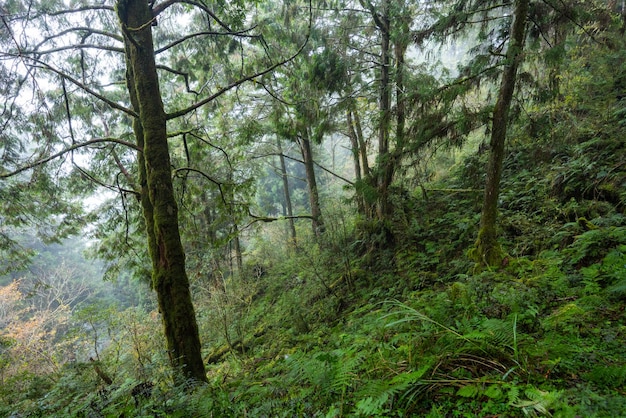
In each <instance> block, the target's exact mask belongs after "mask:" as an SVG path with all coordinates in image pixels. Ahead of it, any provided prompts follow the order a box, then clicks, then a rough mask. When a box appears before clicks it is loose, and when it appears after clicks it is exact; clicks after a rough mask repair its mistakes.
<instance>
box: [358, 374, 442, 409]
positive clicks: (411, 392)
mask: <svg viewBox="0 0 626 418" xmlns="http://www.w3.org/2000/svg"><path fill="white" fill-rule="evenodd" d="M432 366H433V364H432V363H430V362H429V363H426V364H424V365H423V366H422V367H421V368H419V369H418V370H415V371H413V372H409V373H401V374H399V375H397V376H395V377H393V378H392V379H391V380H373V381H370V382H369V383H368V384H367V385H365V386H364V387H363V388H362V389H361V390H359V391H358V392H357V394H356V395H355V398H357V399H358V398H361V399H360V400H359V401H358V402H357V403H356V411H355V413H356V414H357V416H376V415H379V414H383V413H384V412H385V411H387V410H388V408H386V407H385V406H386V405H387V406H389V405H388V404H390V403H392V402H393V401H394V400H395V399H397V400H398V402H401V403H403V404H405V405H411V404H413V402H414V401H415V399H416V396H417V395H419V394H420V393H422V391H423V390H425V388H426V387H427V385H429V384H430V382H428V381H426V380H424V379H423V376H424V375H425V374H426V372H428V371H429V370H430V369H431V368H432Z"/></svg>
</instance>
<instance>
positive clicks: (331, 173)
mask: <svg viewBox="0 0 626 418" xmlns="http://www.w3.org/2000/svg"><path fill="white" fill-rule="evenodd" d="M268 156H283V157H284V158H287V159H289V160H291V161H295V162H297V163H300V164H304V161H302V160H300V159H298V158H295V157H291V156H289V155H286V154H281V153H279V152H268V153H266V154H263V155H256V156H254V157H253V158H262V157H268ZM313 164H315V165H316V166H317V167H319V168H320V169H322V170H324V171H325V172H327V173H328V174H330V175H331V176H333V177H337V178H338V179H339V180H343V181H344V182H346V183H348V184H349V185H350V186H354V182H353V181H350V180H348V179H347V178H345V177H343V176H340V175H339V174H337V173H335V172H333V171H331V170H330V169H328V168H326V167H324V166H323V165H321V164H319V163H318V162H316V161H313Z"/></svg>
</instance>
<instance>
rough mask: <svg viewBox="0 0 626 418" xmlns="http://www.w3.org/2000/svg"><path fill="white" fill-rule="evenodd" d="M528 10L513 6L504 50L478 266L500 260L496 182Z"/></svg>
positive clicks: (522, 2) (521, 1)
mask: <svg viewBox="0 0 626 418" xmlns="http://www.w3.org/2000/svg"><path fill="white" fill-rule="evenodd" d="M528 7H529V0H517V1H516V2H515V12H514V13H515V14H514V18H513V26H512V30H511V39H510V41H509V47H508V49H507V54H506V63H505V66H504V72H503V74H502V80H501V82H500V91H499V93H498V99H497V101H496V105H495V108H494V110H493V122H492V129H491V142H490V145H491V153H490V155H489V163H488V165H487V182H486V184H485V195H484V201H483V210H482V214H481V218H480V231H479V232H478V240H477V241H476V247H475V249H474V250H473V255H474V258H475V259H476V260H477V261H478V262H480V263H484V264H486V265H489V266H497V265H500V264H501V263H502V259H503V252H502V249H501V248H500V245H499V244H498V235H497V232H496V220H497V212H498V195H499V193H500V178H501V177H502V163H503V160H504V144H505V140H506V131H507V126H508V115H509V109H510V108H511V101H512V100H513V91H514V89H515V81H516V78H517V70H518V68H519V65H520V62H521V61H522V52H523V48H524V38H525V28H526V18H527V15H528Z"/></svg>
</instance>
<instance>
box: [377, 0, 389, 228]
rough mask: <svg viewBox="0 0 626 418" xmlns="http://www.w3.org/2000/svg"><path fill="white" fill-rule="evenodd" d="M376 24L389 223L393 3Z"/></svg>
mask: <svg viewBox="0 0 626 418" xmlns="http://www.w3.org/2000/svg"><path fill="white" fill-rule="evenodd" d="M373 16H374V21H375V23H376V26H378V29H379V30H380V36H381V46H380V61H381V63H380V81H379V83H380V84H379V86H378V89H379V97H378V107H379V109H378V110H379V112H380V122H379V126H378V175H377V179H378V181H377V188H378V205H377V208H376V211H377V215H378V219H381V220H383V219H388V218H389V216H390V215H391V211H392V207H391V203H390V201H389V187H390V186H391V181H392V180H393V171H394V167H393V163H394V162H393V158H392V156H391V155H390V150H389V129H390V128H389V127H390V122H391V77H390V74H389V65H390V53H391V34H390V33H389V27H390V22H389V0H384V1H383V4H382V11H381V14H380V16H379V15H377V14H373Z"/></svg>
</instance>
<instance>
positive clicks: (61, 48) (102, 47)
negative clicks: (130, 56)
mask: <svg viewBox="0 0 626 418" xmlns="http://www.w3.org/2000/svg"><path fill="white" fill-rule="evenodd" d="M72 49H100V50H102V51H111V52H119V53H124V48H117V47H115V46H109V45H97V44H74V45H64V46H59V47H57V48H52V49H45V50H41V51H37V50H32V51H24V52H23V54H37V55H47V54H52V53H55V52H61V51H67V50H72Z"/></svg>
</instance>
